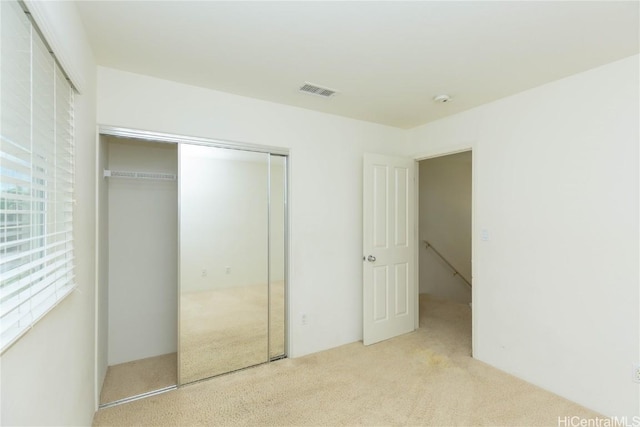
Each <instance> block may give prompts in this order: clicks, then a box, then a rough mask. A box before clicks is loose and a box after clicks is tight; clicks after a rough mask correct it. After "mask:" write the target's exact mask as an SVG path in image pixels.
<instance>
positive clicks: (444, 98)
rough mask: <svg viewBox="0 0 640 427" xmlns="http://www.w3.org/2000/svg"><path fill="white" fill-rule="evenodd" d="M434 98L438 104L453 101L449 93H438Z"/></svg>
mask: <svg viewBox="0 0 640 427" xmlns="http://www.w3.org/2000/svg"><path fill="white" fill-rule="evenodd" d="M433 100H434V101H435V102H437V103H438V104H446V103H447V102H451V101H452V99H451V97H450V96H449V95H445V94H442V95H436V96H434V97H433Z"/></svg>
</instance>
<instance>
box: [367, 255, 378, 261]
mask: <svg viewBox="0 0 640 427" xmlns="http://www.w3.org/2000/svg"><path fill="white" fill-rule="evenodd" d="M367 261H369V262H375V261H376V257H374V256H373V255H369V256H368V257H367Z"/></svg>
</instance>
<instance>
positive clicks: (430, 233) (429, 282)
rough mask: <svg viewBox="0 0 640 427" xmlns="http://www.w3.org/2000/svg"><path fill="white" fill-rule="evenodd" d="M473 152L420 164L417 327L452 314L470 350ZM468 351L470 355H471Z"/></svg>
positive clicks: (451, 316) (447, 156)
mask: <svg viewBox="0 0 640 427" xmlns="http://www.w3.org/2000/svg"><path fill="white" fill-rule="evenodd" d="M472 163H473V156H472V151H470V150H469V151H464V152H458V153H455V154H446V155H442V156H438V157H432V158H428V159H425V160H421V161H419V162H418V168H419V183H418V230H419V231H418V236H419V238H418V245H419V252H418V265H419V268H418V271H419V274H418V283H419V309H418V312H419V318H420V324H424V322H426V321H428V320H427V318H428V316H429V315H430V313H427V311H429V310H431V311H436V312H442V313H443V316H444V315H445V314H444V312H445V311H448V312H450V315H447V316H449V317H450V318H451V319H456V320H451V321H452V322H458V321H459V322H460V325H459V327H460V328H467V329H468V334H466V333H465V334H464V336H468V337H469V346H471V303H472V285H473V283H472V274H471V273H472V262H471V254H472V176H473V166H472ZM470 351H471V350H470Z"/></svg>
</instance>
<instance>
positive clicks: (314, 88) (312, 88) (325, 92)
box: [299, 82, 338, 98]
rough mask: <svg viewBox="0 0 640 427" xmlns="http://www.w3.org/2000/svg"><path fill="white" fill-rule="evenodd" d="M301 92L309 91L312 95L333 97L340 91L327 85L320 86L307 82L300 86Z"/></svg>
mask: <svg viewBox="0 0 640 427" xmlns="http://www.w3.org/2000/svg"><path fill="white" fill-rule="evenodd" d="M299 90H300V92H303V93H308V94H310V95H316V96H321V97H323V98H331V97H332V96H334V95H335V94H336V93H338V91H336V90H333V89H329V88H327V87H322V86H318V85H316V84H313V83H309V82H305V83H304V84H303V85H302V86H300V89H299Z"/></svg>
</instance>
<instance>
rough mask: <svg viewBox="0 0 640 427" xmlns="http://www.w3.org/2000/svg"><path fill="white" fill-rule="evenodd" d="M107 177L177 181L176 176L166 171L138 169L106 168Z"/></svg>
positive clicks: (105, 174) (105, 175)
mask: <svg viewBox="0 0 640 427" xmlns="http://www.w3.org/2000/svg"><path fill="white" fill-rule="evenodd" d="M104 177H105V178H129V179H155V180H160V181H175V180H176V176H175V175H174V174H170V173H164V172H136V171H117V170H109V169H105V170H104Z"/></svg>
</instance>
